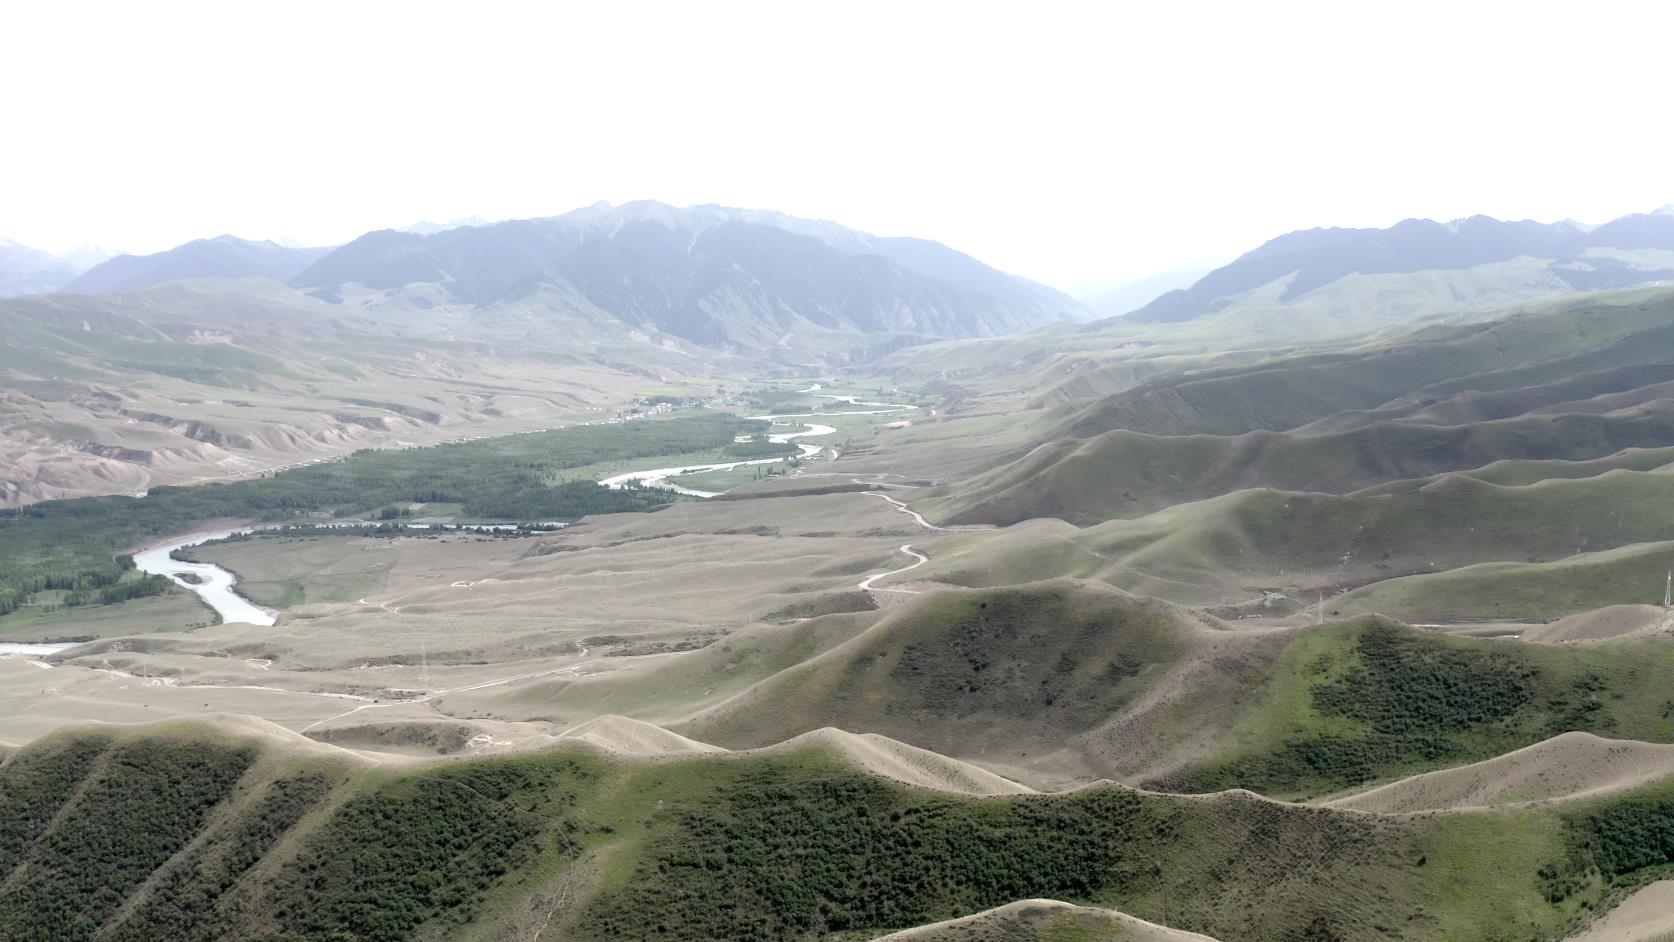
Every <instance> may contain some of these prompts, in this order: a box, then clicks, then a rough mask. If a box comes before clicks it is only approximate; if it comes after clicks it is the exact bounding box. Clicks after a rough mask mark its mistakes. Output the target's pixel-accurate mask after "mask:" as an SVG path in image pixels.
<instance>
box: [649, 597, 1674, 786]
mask: <svg viewBox="0 0 1674 942" xmlns="http://www.w3.org/2000/svg"><path fill="white" fill-rule="evenodd" d="M1669 670H1674V650H1671V649H1669V648H1668V647H1667V646H1666V645H1662V644H1659V643H1657V642H1655V641H1644V640H1638V641H1621V642H1614V643H1609V644H1605V645H1602V646H1599V647H1594V648H1588V649H1576V648H1561V647H1550V646H1540V645H1522V644H1509V643H1506V642H1498V641H1491V640H1476V639H1461V638H1450V637H1447V636H1444V635H1439V634H1436V633H1433V632H1422V631H1415V630H1413V629H1408V628H1402V627H1399V626H1396V625H1394V624H1393V623H1390V622H1387V621H1383V620H1378V619H1369V620H1361V621H1357V622H1351V623H1347V624H1341V625H1327V626H1323V627H1320V628H1311V629H1293V630H1289V631H1277V632H1275V631H1232V630H1230V629H1229V628H1228V627H1226V626H1224V625H1219V624H1218V623H1216V622H1214V621H1213V620H1210V619H1204V618H1201V617H1199V616H1195V615H1193V614H1192V613H1190V612H1189V611H1188V610H1185V609H1180V608H1176V607H1174V606H1170V605H1166V604H1163V603H1159V602H1157V601H1155V600H1142V599H1138V598H1135V597H1132V596H1127V595H1124V594H1120V593H1114V592H1108V591H1099V590H1096V589H1094V588H1093V587H1091V586H1086V585H1077V584H1073V583H1046V584H1036V585H1030V586H1022V587H1012V588H1006V589H995V590H986V591H979V592H969V593H952V594H947V595H939V596H933V597H930V598H927V599H925V600H924V601H923V602H921V603H920V604H918V605H914V606H909V607H906V608H903V609H898V610H897V613H895V614H894V615H892V616H891V617H888V618H886V619H884V620H883V621H881V622H879V623H878V624H877V625H876V626H875V627H873V628H872V629H871V630H869V631H867V632H866V633H864V634H862V635H860V636H859V637H857V638H855V639H854V640H853V641H850V642H848V643H846V644H843V645H841V646H839V647H836V648H834V649H832V650H831V651H829V652H827V653H826V654H825V655H823V656H820V657H817V658H814V659H812V660H809V661H806V662H804V663H802V664H799V665H797V666H795V667H791V668H789V669H787V670H785V671H783V672H781V673H780V674H778V675H775V676H774V677H772V678H770V679H768V680H766V681H764V682H762V683H760V684H758V685H757V686H756V687H754V688H752V689H750V690H748V691H746V692H745V693H743V694H740V695H738V696H736V697H734V698H733V699H731V700H729V701H727V702H726V703H723V704H721V705H719V706H717V707H714V708H711V709H709V710H707V711H705V712H703V713H700V714H699V715H698V716H697V717H696V718H694V719H693V720H692V721H690V722H688V723H686V724H684V725H683V726H682V727H681V731H682V732H683V733H685V734H687V735H689V736H692V737H693V738H695V739H699V740H702V741H705V742H714V743H717V744H720V745H725V746H729V747H744V746H758V745H764V744H767V743H771V742H776V741H779V740H782V739H786V738H789V737H791V736H794V735H797V734H799V733H802V732H805V731H807V730H810V729H815V728H818V727H821V726H827V725H832V726H838V727H842V728H845V729H851V730H859V731H867V732H877V733H882V734H883V735H886V736H890V737H892V738H896V739H900V740H902V741H904V742H908V743H911V744H913V745H915V746H920V747H923V748H927V749H931V750H933V751H936V752H940V753H943V754H946V755H950V756H955V757H958V758H961V759H965V760H967V761H974V762H977V763H979V764H984V765H987V766H989V767H991V768H994V769H996V770H999V771H1001V772H1003V773H1005V774H1008V775H1011V776H1013V777H1015V778H1020V780H1022V781H1024V782H1026V783H1029V784H1035V785H1037V786H1039V785H1048V786H1049V785H1051V784H1053V783H1057V782H1063V781H1066V780H1068V781H1080V782H1085V781H1088V780H1089V779H1092V778H1097V777H1120V778H1122V779H1123V780H1126V781H1132V782H1139V783H1144V784H1148V785H1153V786H1157V787H1163V788H1168V789H1173V790H1185V791H1193V792H1201V791H1214V790H1219V789H1226V788H1249V789H1253V790H1255V791H1258V792H1261V793H1263V794H1270V795H1281V796H1310V795H1319V794H1325V793H1329V792H1332V791H1336V790H1340V789H1343V788H1347V787H1351V786H1356V785H1363V784H1365V783H1368V782H1373V781H1379V780H1386V779H1390V778H1394V777H1398V776H1401V775H1407V774H1412V773H1415V772H1421V771H1425V770H1429V769H1435V768H1439V767H1443V766H1447V765H1454V764H1459V763H1465V762H1473V761H1477V760H1481V759H1487V758H1491V757H1493V756H1496V755H1499V754H1501V753H1503V752H1507V751H1510V750H1513V749H1517V748H1521V747H1523V746H1527V745H1531V744H1533V743H1535V742H1538V741H1540V740H1542V739H1546V738H1549V737H1551V736H1554V735H1557V734H1559V733H1563V732H1566V731H1570V730H1583V731H1588V732H1593V733H1597V734H1600V735H1605V736H1611V737H1615V738H1624V739H1638V740H1643V741H1647V742H1674V712H1671V711H1674V707H1671V704H1674V700H1670V698H1669V696H1668V694H1667V692H1666V691H1665V690H1663V689H1662V685H1661V684H1660V681H1659V680H1658V678H1659V677H1663V676H1667V671H1669ZM1070 769H1080V770H1081V771H1080V772H1079V777H1077V776H1076V775H1075V774H1071V773H1069V771H1068V770H1070ZM1054 775H1055V776H1056V777H1054Z"/></svg>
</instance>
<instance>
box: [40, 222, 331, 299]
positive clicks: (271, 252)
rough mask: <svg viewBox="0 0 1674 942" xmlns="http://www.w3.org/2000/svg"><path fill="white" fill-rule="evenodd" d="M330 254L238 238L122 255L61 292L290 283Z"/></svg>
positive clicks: (68, 285) (216, 238)
mask: <svg viewBox="0 0 1674 942" xmlns="http://www.w3.org/2000/svg"><path fill="white" fill-rule="evenodd" d="M329 251H331V250H330V249H329V248H288V247H286V246H282V245H278V244H276V243H273V242H265V241H264V242H252V241H250V240H248V239H240V238H238V237H237V236H231V235H223V236H216V237H215V238H213V239H196V240H193V241H191V242H188V243H186V244H185V245H179V246H175V247H174V248H172V249H169V250H168V251H166V252H158V253H156V254H155V255H118V256H117V257H115V258H113V259H109V260H108V261H105V262H103V263H101V264H98V265H95V266H93V267H92V268H90V269H88V270H87V271H85V272H83V273H82V274H81V276H80V277H78V278H76V279H74V280H73V281H70V282H68V283H67V284H65V285H64V286H63V290H65V291H74V292H77V293H80V294H105V293H109V292H112V291H139V290H141V289H144V288H149V287H151V286H152V285H159V284H162V283H163V282H166V281H180V280H182V279H186V278H273V279H277V280H279V281H287V280H289V279H290V278H291V277H293V276H294V275H296V273H297V272H299V271H301V270H302V269H304V268H306V267H307V266H308V264H309V263H310V262H313V261H314V260H315V259H317V258H319V257H320V256H322V255H324V254H326V253H327V252H329Z"/></svg>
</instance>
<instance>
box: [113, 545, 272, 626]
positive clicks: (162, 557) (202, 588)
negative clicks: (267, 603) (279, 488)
mask: <svg viewBox="0 0 1674 942" xmlns="http://www.w3.org/2000/svg"><path fill="white" fill-rule="evenodd" d="M249 532H250V531H249V529H243V530H220V531H216V532H214V533H194V534H192V535H191V536H184V537H175V538H174V539H171V540H169V541H168V542H167V543H160V544H158V545H156V546H152V547H148V548H147V549H144V550H141V551H140V552H138V553H135V554H134V566H135V568H137V569H138V570H139V571H140V572H148V573H151V574H153V575H158V576H167V577H169V579H171V580H172V581H173V582H174V584H175V585H178V586H180V587H181V588H183V589H188V590H190V591H192V592H196V593H197V595H198V598H200V599H203V600H204V601H205V602H206V603H208V604H209V607H210V608H213V609H215V611H216V612H218V613H219V614H220V616H221V620H222V621H224V622H227V623H228V624H231V623H234V622H243V623H246V624H251V625H271V624H273V622H274V620H275V619H274V615H273V613H272V612H270V611H268V610H267V609H265V608H258V607H257V606H256V605H255V603H253V602H251V601H250V600H249V599H247V598H245V597H244V596H242V595H239V594H238V593H237V592H234V591H233V585H234V584H235V583H237V582H238V579H237V578H236V577H235V576H234V575H233V574H232V573H230V572H228V571H227V570H225V569H222V568H221V567H220V566H216V565H213V564H211V563H183V562H181V561H180V560H178V559H174V558H173V557H172V556H171V555H170V554H172V553H173V552H174V551H175V550H177V549H181V548H183V547H187V546H197V545H198V544H199V543H207V542H209V541H210V540H224V539H226V538H227V537H229V536H232V535H233V534H234V533H249ZM187 573H190V574H192V575H194V576H196V577H197V578H198V579H199V580H200V581H199V582H197V583H192V582H188V581H187V580H185V579H183V578H181V577H182V576H183V575H185V574H187Z"/></svg>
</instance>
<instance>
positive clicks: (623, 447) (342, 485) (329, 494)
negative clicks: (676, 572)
mask: <svg viewBox="0 0 1674 942" xmlns="http://www.w3.org/2000/svg"><path fill="white" fill-rule="evenodd" d="M761 428H763V425H762V423H760V422H749V421H746V420H743V419H738V418H736V417H734V416H730V415H722V414H715V415H704V416H695V417H691V418H682V419H673V420H669V421H658V422H649V421H645V422H628V423H621V424H616V425H595V426H578V427H574V428H567V429H558V430H555V431H550V432H539V433H532V434H527V435H508V436H504V437H500V438H491V439H483V440H481V441H475V442H463V443H454V444H447V445H438V446H435V447H430V448H413V449H405V450H395V451H361V452H356V453H355V454H353V455H351V456H349V457H348V458H346V459H345V460H342V461H334V462H328V463H324V464H319V465H313V466H310V467H306V468H297V469H294V470H290V471H285V472H281V473H279V474H276V475H274V476H272V477H269V478H262V479H258V480H248V481H236V482H232V483H227V484H202V485H195V486H190V487H159V488H154V489H153V490H152V491H151V493H150V494H149V496H146V497H143V498H135V497H115V496H113V497H86V498H79V499H75V500H54V501H43V502H41V503H38V504H31V505H29V506H27V507H23V508H21V509H19V510H16V511H13V512H10V513H6V514H0V615H5V614H7V613H9V612H12V611H15V610H16V609H17V608H18V607H19V606H21V605H24V604H26V603H27V602H28V600H29V598H30V597H31V596H32V595H33V594H34V593H36V592H40V591H42V590H46V589H63V590H66V591H69V592H73V593H84V594H83V595H81V596H78V598H79V600H80V601H81V602H84V603H96V602H107V601H122V600H124V599H127V598H133V597H136V596H137V595H144V594H154V593H155V592H157V591H164V590H166V586H164V587H163V588H160V587H159V585H158V584H157V583H153V582H146V581H144V580H137V579H131V578H128V573H129V572H130V571H131V570H132V567H133V562H132V560H131V559H127V558H125V557H119V556H117V555H116V554H117V552H118V551H119V550H121V549H122V548H123V547H125V546H132V545H135V544H139V543H143V542H145V541H146V540H148V539H156V538H159V537H163V536H168V535H171V534H175V533H179V532H181V531H183V530H188V529H190V528H191V527H192V526H194V525H195V524H198V523H201V522H203V521H206V520H214V519H223V518H253V519H257V520H285V519H287V518H295V517H297V516H299V515H318V514H320V513H327V514H330V515H333V516H338V517H353V516H360V515H374V514H377V513H378V512H379V511H380V510H381V509H383V508H386V507H390V506H392V505H395V506H399V505H404V504H408V503H456V504H460V505H462V506H463V510H464V513H466V514H468V515H470V516H476V517H483V518H490V519H498V520H506V521H509V522H519V521H528V522H546V521H556V520H573V519H575V518H577V517H581V516H585V515H587V514H597V513H616V512H622V511H633V510H643V509H646V508H648V507H652V506H656V505H659V504H662V503H665V502H667V501H668V500H670V499H671V498H670V496H669V494H668V493H667V492H664V491H656V490H646V489H631V488H630V489H623V490H613V489H610V488H604V487H600V486H599V485H597V484H595V483H593V482H592V481H568V482H564V481H561V475H562V472H563V471H564V470H566V469H570V468H579V467H583V466H587V465H594V464H599V463H603V462H612V461H624V460H630V459H635V458H646V457H653V456H661V455H675V454H688V453H692V452H705V451H707V452H721V451H723V450H724V449H726V448H727V447H728V446H730V445H732V444H734V439H735V438H737V437H738V436H739V435H741V434H746V433H754V432H757V431H759V430H760V429H761ZM774 447H776V448H777V447H786V446H774ZM129 582H132V583H134V584H135V587H134V588H132V589H129V588H122V587H120V585H119V584H121V585H126V584H127V583H129ZM107 588H108V589H111V590H112V591H111V592H109V593H104V592H103V590H105V589H107ZM101 593H103V594H101Z"/></svg>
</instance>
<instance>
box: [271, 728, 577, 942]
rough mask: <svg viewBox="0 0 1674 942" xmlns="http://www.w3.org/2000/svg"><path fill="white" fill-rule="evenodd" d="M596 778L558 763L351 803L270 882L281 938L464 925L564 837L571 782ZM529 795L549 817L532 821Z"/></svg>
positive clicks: (479, 769)
mask: <svg viewBox="0 0 1674 942" xmlns="http://www.w3.org/2000/svg"><path fill="white" fill-rule="evenodd" d="M591 777H592V776H591V775H590V774H589V773H588V772H587V771H586V770H585V769H584V768H583V767H582V766H581V765H579V764H577V763H574V762H569V761H566V760H563V759H558V760H548V761H538V762H516V761H513V762H506V763H482V764H477V765H471V766H459V767H454V768H451V769H445V770H443V771H440V772H438V773H433V774H429V775H423V776H416V777H413V778H409V779H405V780H402V781H398V782H394V783H391V784H389V785H387V786H385V787H383V788H380V789H378V790H377V791H374V792H370V793H368V794H364V795H361V796H359V797H356V798H354V799H351V800H350V801H348V802H347V803H345V804H344V805H343V806H342V808H340V809H339V810H338V811H337V812H336V813H334V814H333V815H332V816H331V818H330V819H329V820H327V821H326V822H325V823H324V824H322V825H321V826H320V828H319V830H317V831H315V832H314V833H313V834H312V835H311V836H310V837H309V839H308V840H307V842H306V843H305V844H304V845H303V847H302V848H301V850H300V851H299V852H298V854H297V856H296V857H295V858H294V859H292V860H291V861H289V862H288V863H287V864H286V866H285V867H284V869H283V870H281V871H280V873H279V874H278V875H277V876H276V877H275V880H274V885H273V888H272V891H271V895H272V898H274V899H278V900H283V901H284V905H283V906H282V907H280V908H279V909H278V921H279V923H280V925H281V927H282V928H283V930H284V933H285V934H284V935H282V936H280V937H281V938H291V937H295V938H306V939H321V938H331V939H335V938H346V939H348V938H352V939H362V940H367V942H404V940H407V939H412V938H415V936H416V934H417V931H418V929H419V928H420V927H421V926H424V927H427V928H430V927H436V926H450V925H460V924H463V923H465V922H467V921H469V919H470V917H471V916H472V915H473V914H475V913H476V912H477V910H478V909H479V908H480V906H481V904H482V902H483V899H484V897H485V896H486V894H487V893H488V891H489V890H491V889H492V888H493V887H494V886H495V885H496V884H497V883H498V882H499V881H500V880H501V879H502V878H503V877H505V876H506V875H507V874H509V873H511V872H513V871H514V870H516V869H518V868H519V867H522V866H524V865H525V864H527V863H529V861H530V860H531V858H532V857H533V856H534V855H535V854H536V853H538V852H539V850H540V846H541V840H540V838H541V837H542V835H544V834H547V833H549V832H550V831H551V830H553V829H554V828H555V827H556V828H558V829H560V830H561V829H563V827H564V823H565V821H566V819H565V817H564V814H565V812H567V811H568V810H570V809H572V808H573V807H574V806H575V803H576V792H575V791H574V787H575V786H576V784H578V783H577V782H576V781H575V780H576V779H577V778H580V779H583V780H585V779H588V778H591ZM534 792H541V793H543V794H541V795H540V798H539V799H538V800H539V801H542V802H545V803H547V804H548V805H550V807H540V808H539V810H538V812H537V811H536V810H531V809H533V808H534V807H535V804H536V801H537V799H536V798H535V797H534V795H533V794H532V793H534Z"/></svg>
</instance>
